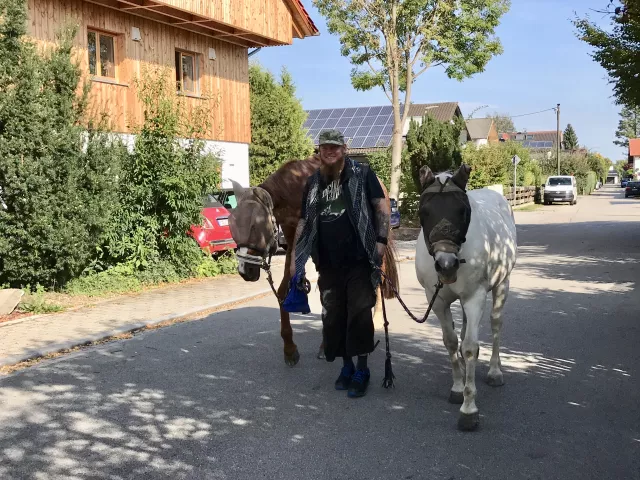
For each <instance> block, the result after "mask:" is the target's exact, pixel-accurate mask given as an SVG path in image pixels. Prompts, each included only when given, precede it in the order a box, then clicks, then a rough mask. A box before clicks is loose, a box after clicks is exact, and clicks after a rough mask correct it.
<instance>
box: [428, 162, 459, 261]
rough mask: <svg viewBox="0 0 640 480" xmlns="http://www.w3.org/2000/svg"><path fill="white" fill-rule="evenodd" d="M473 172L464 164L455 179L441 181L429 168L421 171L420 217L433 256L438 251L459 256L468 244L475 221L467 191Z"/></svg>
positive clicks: (454, 176)
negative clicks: (472, 222)
mask: <svg viewBox="0 0 640 480" xmlns="http://www.w3.org/2000/svg"><path fill="white" fill-rule="evenodd" d="M470 173H471V167H469V166H468V165H464V164H463V165H461V166H460V168H459V169H458V170H457V171H456V173H455V174H453V175H452V176H451V177H447V178H446V179H442V180H441V179H440V178H437V177H436V176H434V174H433V172H432V171H431V169H430V168H429V167H426V166H425V167H422V168H421V169H420V183H421V184H422V193H421V195H420V209H419V212H418V215H419V218H420V225H421V226H422V232H423V235H424V239H425V242H426V244H427V247H428V249H429V253H430V254H431V256H435V252H437V251H440V252H447V253H453V254H457V253H458V252H459V251H460V248H461V247H462V244H463V243H464V242H465V241H466V235H467V230H468V229H469V223H470V222H471V205H470V204H469V198H468V197H467V192H466V187H467V182H468V180H469V174H470Z"/></svg>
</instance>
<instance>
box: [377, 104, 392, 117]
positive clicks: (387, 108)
mask: <svg viewBox="0 0 640 480" xmlns="http://www.w3.org/2000/svg"><path fill="white" fill-rule="evenodd" d="M392 113H393V108H392V107H391V105H385V106H384V107H382V110H380V113H379V114H378V115H391V114H392Z"/></svg>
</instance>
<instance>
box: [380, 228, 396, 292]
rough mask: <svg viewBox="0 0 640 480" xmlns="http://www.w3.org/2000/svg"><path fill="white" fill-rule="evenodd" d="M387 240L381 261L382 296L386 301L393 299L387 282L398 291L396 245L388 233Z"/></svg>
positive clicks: (391, 290)
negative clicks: (384, 276)
mask: <svg viewBox="0 0 640 480" xmlns="http://www.w3.org/2000/svg"><path fill="white" fill-rule="evenodd" d="M389 234H390V235H389V239H388V240H387V248H386V249H385V251H384V258H383V259H382V271H383V272H384V274H385V275H386V278H385V280H386V281H384V282H383V283H382V295H383V296H384V298H386V299H390V298H395V295H394V293H393V289H392V288H391V286H390V285H389V282H391V283H392V284H393V286H394V287H395V288H396V290H400V281H399V280H400V279H399V278H398V252H397V251H396V243H395V241H394V239H393V235H391V231H389Z"/></svg>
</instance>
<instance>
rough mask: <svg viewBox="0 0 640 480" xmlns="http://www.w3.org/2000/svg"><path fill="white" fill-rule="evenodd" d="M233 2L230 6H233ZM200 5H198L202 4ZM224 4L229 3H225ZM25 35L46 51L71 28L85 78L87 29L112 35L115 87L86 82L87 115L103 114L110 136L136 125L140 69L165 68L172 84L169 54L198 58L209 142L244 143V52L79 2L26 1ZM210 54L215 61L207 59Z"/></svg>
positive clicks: (246, 132) (247, 123) (248, 125)
mask: <svg viewBox="0 0 640 480" xmlns="http://www.w3.org/2000/svg"><path fill="white" fill-rule="evenodd" d="M235 1H236V0H233V3H234V2H235ZM203 3H204V2H203ZM225 3H232V2H231V0H228V2H225ZM28 7H29V31H30V35H31V36H33V37H34V38H35V39H37V40H38V42H39V43H41V44H44V45H52V44H53V42H54V41H55V35H56V32H57V31H58V30H59V28H60V27H62V26H63V25H64V24H65V23H66V22H74V23H77V24H78V25H79V26H80V28H79V31H78V35H77V36H76V41H75V43H76V47H77V55H78V59H79V60H80V64H81V66H82V69H83V72H85V74H86V75H88V53H87V28H92V29H97V30H102V31H105V32H107V33H115V34H118V37H117V40H116V64H117V67H116V68H117V83H115V84H112V83H105V82H101V81H91V84H92V88H91V94H90V97H91V104H90V105H91V112H92V114H93V115H94V116H95V117H96V118H99V117H100V116H101V115H103V114H106V115H108V118H109V119H110V122H111V128H112V130H114V131H116V132H122V133H130V132H131V126H132V125H135V124H136V123H139V122H140V121H141V119H142V105H141V104H140V102H139V101H138V100H137V96H136V91H135V90H136V89H135V88H134V83H133V80H134V78H135V77H136V76H139V75H140V74H141V73H142V71H143V69H144V67H145V66H146V67H155V66H166V67H169V68H170V69H171V72H173V78H175V56H174V55H175V49H183V50H187V51H191V52H194V53H197V54H200V56H199V65H200V72H201V73H200V89H201V90H202V91H203V92H207V93H209V94H211V95H213V96H214V97H216V98H218V99H219V101H218V102H217V106H215V107H214V109H213V118H212V128H211V130H210V132H209V133H208V134H207V138H208V139H210V140H222V141H229V142H242V143H249V142H250V141H251V132H250V130H251V122H250V110H249V65H248V58H247V49H246V48H243V47H239V46H236V45H232V44H229V43H226V42H222V41H218V40H215V39H212V38H210V37H207V36H204V35H199V34H197V33H191V32H187V31H185V30H182V29H177V28H174V27H170V26H167V25H163V24H159V23H156V22H153V21H151V20H146V19H143V18H140V17H136V16H132V15H127V14H126V13H121V12H118V11H116V10H112V9H109V8H104V7H100V6H98V5H95V4H92V3H88V2H85V1H83V0H28ZM132 27H137V28H139V29H140V33H141V36H142V40H141V41H139V42H136V41H133V40H132V39H131V30H132ZM209 48H215V52H216V57H217V59H216V60H209V59H208V52H209ZM186 101H187V104H188V105H189V106H191V107H193V106H195V105H198V104H202V102H205V100H203V99H200V98H191V97H187V98H186Z"/></svg>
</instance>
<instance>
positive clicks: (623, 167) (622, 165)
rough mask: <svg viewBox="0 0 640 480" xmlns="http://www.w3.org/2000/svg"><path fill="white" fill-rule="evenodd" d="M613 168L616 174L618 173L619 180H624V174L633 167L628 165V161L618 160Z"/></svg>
mask: <svg viewBox="0 0 640 480" xmlns="http://www.w3.org/2000/svg"><path fill="white" fill-rule="evenodd" d="M613 166H614V168H615V169H616V172H618V176H619V177H620V178H625V177H626V172H627V171H628V170H629V169H630V168H633V165H632V164H630V163H629V161H628V160H618V161H617V162H616V163H615V164H614V165H613Z"/></svg>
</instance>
